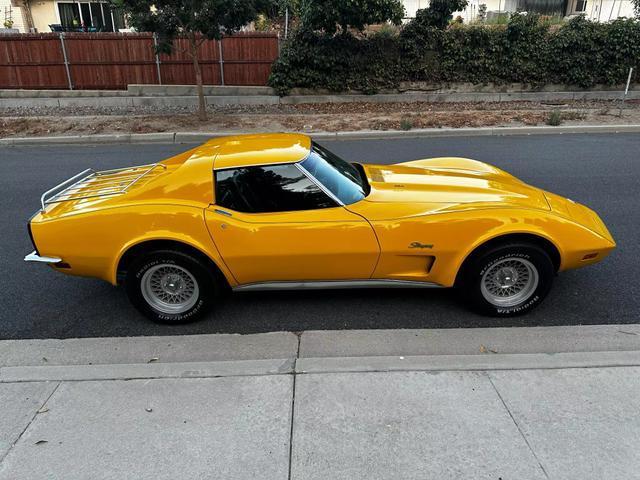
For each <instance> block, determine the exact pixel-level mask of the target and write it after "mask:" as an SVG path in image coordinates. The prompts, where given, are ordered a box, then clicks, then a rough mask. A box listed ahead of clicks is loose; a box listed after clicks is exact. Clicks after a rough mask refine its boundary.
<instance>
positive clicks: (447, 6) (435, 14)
mask: <svg viewBox="0 0 640 480" xmlns="http://www.w3.org/2000/svg"><path fill="white" fill-rule="evenodd" d="M638 1H640V0H638ZM467 4H468V1H467V0H431V2H430V3H429V7H428V8H422V9H420V10H418V11H417V12H416V18H415V19H414V20H413V22H415V23H416V24H420V25H422V26H424V27H435V28H439V29H444V28H447V25H449V22H450V21H451V19H452V18H453V15H452V14H453V12H459V11H461V10H464V9H465V8H466V7H467ZM413 22H412V23H413Z"/></svg>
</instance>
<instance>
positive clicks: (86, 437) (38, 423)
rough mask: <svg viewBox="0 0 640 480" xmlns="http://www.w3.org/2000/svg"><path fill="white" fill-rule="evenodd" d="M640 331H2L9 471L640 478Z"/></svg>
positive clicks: (4, 451) (2, 450) (2, 456)
mask: <svg viewBox="0 0 640 480" xmlns="http://www.w3.org/2000/svg"><path fill="white" fill-rule="evenodd" d="M639 334H640V325H624V326H620V325H612V326H595V327H538V328H512V329H507V328H505V329H461V330H403V331H362V332H354V331H351V332H305V333H302V334H301V335H294V334H291V333H285V332H283V333H274V334H260V335H248V336H239V335H219V336H218V335H204V336H193V337H156V338H140V339H132V338H127V339H76V340H33V341H29V340H25V341H22V340H21V341H11V342H7V341H5V342H0V404H1V405H2V407H3V408H2V409H0V479H3V480H4V479H11V480H14V479H21V478H29V479H65V480H67V479H89V478H90V479H96V478H99V479H107V478H108V479H123V478H132V479H147V478H148V479H165V478H166V479H172V480H173V479H179V478H189V479H192V478H194V479H195V478H221V479H235V478H240V479H244V478H264V479H282V480H286V479H305V480H306V479H316V478H317V479H323V480H324V479H349V480H353V479H367V480H369V479H388V478H393V479H396V478H398V479H413V478H415V479H431V478H433V479H438V480H440V479H456V480H458V479H474V480H475V479H485V478H486V479H494V480H497V479H499V478H502V479H505V480H506V479H517V480H526V479H538V478H540V479H546V478H552V479H580V480H584V479H598V480H602V479H622V478H624V479H632V478H640V473H639V472H640V453H638V449H637V442H638V439H639V438H640V417H639V416H638V414H637V412H638V411H639V409H640V352H639V351H640V348H638V343H639V342H640V335H639ZM563 339H566V340H563ZM207 345H208V346H209V349H207ZM447 347H448V349H447ZM520 347H524V348H520ZM598 349H600V350H604V349H608V350H609V351H606V352H605V351H597V350H598ZM520 350H524V351H520ZM92 352H95V354H92ZM491 352H499V353H491ZM502 352H505V353H502ZM398 353H405V355H398ZM94 361H95V362H96V363H97V364H94ZM610 365H619V366H610ZM109 371H111V372H116V373H112V374H111V377H109V376H108V375H104V373H105V372H109ZM74 375H75V376H74ZM109 378H111V379H109Z"/></svg>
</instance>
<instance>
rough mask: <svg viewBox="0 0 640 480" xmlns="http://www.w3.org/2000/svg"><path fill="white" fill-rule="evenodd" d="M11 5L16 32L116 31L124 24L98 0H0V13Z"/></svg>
mask: <svg viewBox="0 0 640 480" xmlns="http://www.w3.org/2000/svg"><path fill="white" fill-rule="evenodd" d="M9 7H10V8H11V9H12V15H13V20H14V25H13V26H14V28H18V29H19V30H20V32H30V31H31V32H51V31H86V32H117V31H119V30H121V29H124V28H126V24H125V20H124V15H123V14H122V12H120V11H118V10H113V9H111V8H109V4H108V3H107V2H102V1H99V0H98V1H87V2H82V1H69V0H66V1H59V0H0V15H2V13H3V12H4V11H5V9H6V8H9Z"/></svg>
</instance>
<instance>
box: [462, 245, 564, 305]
mask: <svg viewBox="0 0 640 480" xmlns="http://www.w3.org/2000/svg"><path fill="white" fill-rule="evenodd" d="M514 262H515V263H514ZM514 264H515V265H519V267H518V268H523V269H524V271H525V273H524V275H521V277H522V278H524V276H525V275H526V276H528V277H530V278H535V277H536V276H537V284H536V283H535V281H532V283H530V284H529V283H527V288H521V290H520V291H521V292H523V293H522V295H525V296H524V297H522V298H519V297H511V298H512V299H513V300H511V302H513V301H516V302H517V303H514V304H508V302H509V301H510V300H508V299H498V300H496V302H507V304H503V305H498V304H496V303H493V302H492V301H490V300H489V299H488V297H489V298H495V295H492V292H491V291H489V290H490V288H493V289H496V290H499V289H497V287H496V286H495V285H492V284H491V278H496V279H497V278H498V275H499V274H500V270H501V266H506V267H508V268H510V266H511V265H514ZM493 267H495V270H493V271H492V268H493ZM533 269H535V272H534V270H533ZM511 271H513V269H512V270H511ZM485 273H486V274H487V278H486V279H484V276H485ZM494 274H495V275H494ZM516 275H517V273H516ZM554 275H555V268H554V265H553V262H552V261H551V258H550V257H549V255H548V254H547V252H545V250H544V249H542V248H540V247H539V246H537V245H535V244H529V243H520V242H518V243H507V244H502V245H496V246H493V247H490V248H483V249H481V250H479V251H478V252H477V253H475V254H472V256H471V257H470V258H469V259H468V260H467V261H466V262H465V264H464V266H463V269H462V271H461V276H460V279H459V282H458V283H457V285H456V286H457V287H458V288H459V290H460V292H461V294H462V296H463V299H464V301H465V304H466V306H467V307H468V308H470V309H471V310H473V311H475V312H477V313H480V314H481V315H488V316H492V317H514V316H517V315H522V314H525V313H527V312H529V311H531V310H532V309H534V308H535V307H537V306H538V305H539V304H540V303H541V302H542V300H544V298H545V297H546V296H547V294H548V293H549V290H550V289H551V285H552V283H553V277H554ZM502 278H507V279H508V280H509V281H513V280H512V277H509V276H507V277H504V276H503V277H502ZM516 278H517V276H516ZM483 281H485V282H486V283H485V287H484V288H483V286H482V284H483ZM487 284H488V285H489V288H488V287H487V286H486V285H487ZM502 288H508V287H502ZM517 288H518V287H517V286H516V287H515V289H516V290H517ZM483 290H484V293H483Z"/></svg>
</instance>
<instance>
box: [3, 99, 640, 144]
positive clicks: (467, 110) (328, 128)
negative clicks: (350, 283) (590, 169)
mask: <svg viewBox="0 0 640 480" xmlns="http://www.w3.org/2000/svg"><path fill="white" fill-rule="evenodd" d="M618 108H619V102H618V101H604V100H602V101H589V102H586V101H585V102H561V103H560V102H558V103H553V102H546V103H545V102H499V103H490V102H476V103H427V102H417V103H415V102H414V103H381V104H374V103H323V104H302V105H264V106H263V105H258V106H252V105H244V106H229V107H216V108H211V109H210V118H209V120H207V121H206V122H201V121H199V120H198V119H197V118H196V116H195V115H194V113H193V112H192V111H191V110H190V109H184V108H178V109H171V108H169V109H167V108H163V109H161V108H157V109H153V108H148V107H145V108H134V107H125V108H115V107H114V108H104V109H98V110H96V109H89V110H86V111H83V110H79V109H77V108H74V109H69V110H65V109H50V108H38V107H30V108H28V109H26V110H25V109H20V110H11V109H6V110H4V111H0V137H16V136H17V137H26V136H49V135H89V134H100V133H152V132H185V131H202V132H225V131H247V132H251V131H283V130H287V131H302V132H338V131H354V130H410V129H416V128H462V127H507V126H534V125H544V124H545V123H546V122H547V120H548V118H549V115H550V114H551V112H553V111H556V110H557V111H559V112H560V115H561V119H562V120H561V123H562V124H565V125H580V124H585V125H607V124H640V101H638V100H632V101H628V102H627V103H626V104H625V109H624V111H623V115H622V116H618Z"/></svg>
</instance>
